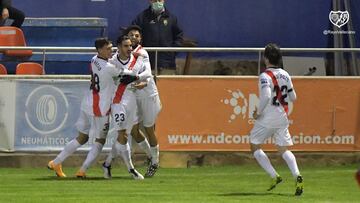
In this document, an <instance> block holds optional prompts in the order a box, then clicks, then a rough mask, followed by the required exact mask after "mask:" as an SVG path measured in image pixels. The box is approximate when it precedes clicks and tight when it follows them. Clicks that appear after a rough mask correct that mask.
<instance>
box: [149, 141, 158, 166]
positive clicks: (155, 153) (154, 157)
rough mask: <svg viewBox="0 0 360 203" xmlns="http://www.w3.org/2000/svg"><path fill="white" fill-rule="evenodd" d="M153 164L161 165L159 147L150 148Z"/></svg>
mask: <svg viewBox="0 0 360 203" xmlns="http://www.w3.org/2000/svg"><path fill="white" fill-rule="evenodd" d="M150 151H151V162H152V164H159V145H156V146H155V147H150Z"/></svg>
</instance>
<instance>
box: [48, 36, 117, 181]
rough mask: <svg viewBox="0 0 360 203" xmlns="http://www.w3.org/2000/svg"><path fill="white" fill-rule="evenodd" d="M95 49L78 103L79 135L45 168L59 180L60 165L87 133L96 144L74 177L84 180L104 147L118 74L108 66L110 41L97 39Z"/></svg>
mask: <svg viewBox="0 0 360 203" xmlns="http://www.w3.org/2000/svg"><path fill="white" fill-rule="evenodd" d="M95 47H96V50H97V52H98V54H97V55H96V56H94V57H93V58H92V59H91V85H90V88H89V90H87V91H86V94H85V96H84V98H83V100H82V102H81V112H80V116H79V119H78V121H77V123H76V126H77V129H78V131H79V135H78V136H77V137H76V138H75V139H73V140H72V141H70V142H69V143H68V144H67V145H66V146H65V148H64V149H63V150H62V151H61V153H60V154H59V155H58V156H57V157H56V158H55V159H54V160H51V161H50V162H49V163H48V168H49V169H51V170H54V171H55V173H56V175H57V176H58V177H66V175H65V173H64V172H63V171H62V166H61V163H62V162H63V161H64V160H65V159H66V158H67V157H69V156H70V155H71V154H73V153H74V152H75V151H76V150H77V149H78V148H79V147H80V146H81V145H83V144H85V143H86V142H87V141H88V139H89V133H91V135H90V136H94V137H95V138H96V139H95V143H94V145H93V146H92V148H91V149H90V151H89V153H88V155H87V157H86V160H85V162H84V164H83V165H82V167H81V168H80V170H79V171H78V172H77V173H76V176H77V177H82V178H84V177H86V174H85V172H86V170H87V168H88V167H89V166H90V165H91V164H92V162H93V161H94V160H95V158H96V157H97V155H98V154H99V153H100V152H101V150H102V147H103V145H104V143H105V139H106V135H107V132H108V127H109V111H110V105H111V101H112V100H111V99H112V97H113V94H114V91H115V88H116V86H115V83H114V80H113V78H115V77H118V76H119V75H120V73H121V72H120V71H119V70H118V69H116V68H115V66H114V65H112V64H111V63H109V62H108V60H109V58H111V55H112V43H111V41H109V40H107V39H105V38H99V39H97V40H96V41H95Z"/></svg>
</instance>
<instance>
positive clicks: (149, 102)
mask: <svg viewBox="0 0 360 203" xmlns="http://www.w3.org/2000/svg"><path fill="white" fill-rule="evenodd" d="M124 34H125V35H127V36H128V37H129V38H130V39H131V42H132V47H133V50H134V51H133V53H136V54H139V55H141V56H144V57H143V64H144V65H143V68H142V69H140V72H139V73H141V75H146V76H147V79H146V80H145V79H144V80H139V81H137V82H136V84H135V85H134V87H135V88H136V89H137V91H136V92H135V95H136V103H137V115H136V116H135V119H134V123H135V125H134V126H133V128H132V131H131V135H132V137H133V138H134V139H135V141H136V142H137V143H138V145H139V147H140V148H141V149H142V150H143V151H144V152H145V153H146V155H147V157H148V160H149V166H148V169H147V172H146V174H145V176H146V177H152V176H153V175H154V174H155V172H156V171H157V169H158V167H159V145H158V142H157V138H156V135H155V127H154V126H155V121H156V118H157V116H158V114H159V112H160V111H161V102H160V98H159V93H158V90H157V87H156V84H155V81H154V79H153V76H152V74H151V65H150V61H149V57H148V56H149V55H148V53H147V51H146V50H145V49H143V48H142V46H141V45H140V44H141V39H142V37H141V36H142V35H141V28H140V27H139V26H137V25H131V26H129V27H128V28H127V29H126V30H125V31H124ZM141 122H143V125H144V128H145V131H146V133H147V134H148V136H149V137H148V139H149V141H150V145H149V142H148V140H147V139H146V138H145V136H144V134H143V133H142V132H141V131H140V129H139V123H141ZM150 146H151V147H150ZM108 158H109V159H108V160H107V162H106V163H105V164H104V165H108V166H110V165H111V161H112V159H113V158H115V152H114V151H112V155H109V156H108ZM111 158H112V159H111ZM103 169H104V177H105V178H110V177H111V172H110V169H109V168H107V167H103Z"/></svg>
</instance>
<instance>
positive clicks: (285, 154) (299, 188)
mask: <svg viewBox="0 0 360 203" xmlns="http://www.w3.org/2000/svg"><path fill="white" fill-rule="evenodd" d="M276 147H277V150H278V152H279V154H280V155H281V157H282V158H283V159H284V160H285V162H286V164H287V165H288V167H289V169H290V171H291V174H292V175H293V177H294V179H295V190H296V191H295V195H301V194H302V193H303V189H304V186H303V178H302V176H301V175H300V172H299V168H298V165H297V163H296V158H295V156H294V154H293V153H292V152H291V151H290V150H288V149H287V147H285V146H278V145H277V146H276Z"/></svg>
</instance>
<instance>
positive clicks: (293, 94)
mask: <svg viewBox="0 0 360 203" xmlns="http://www.w3.org/2000/svg"><path fill="white" fill-rule="evenodd" d="M288 85H289V86H288V95H289V99H290V101H295V100H296V92H295V89H294V85H293V83H292V80H291V78H290V76H289V84H288Z"/></svg>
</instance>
